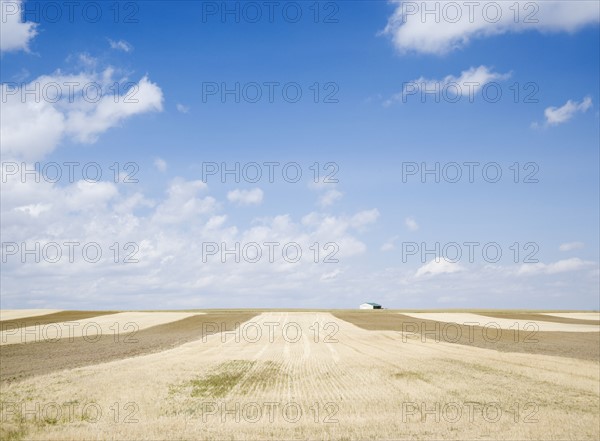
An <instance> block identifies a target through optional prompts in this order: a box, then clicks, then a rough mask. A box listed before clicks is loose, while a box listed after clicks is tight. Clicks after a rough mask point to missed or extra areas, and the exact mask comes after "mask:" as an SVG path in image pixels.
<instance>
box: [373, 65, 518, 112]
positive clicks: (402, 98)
mask: <svg viewBox="0 0 600 441" xmlns="http://www.w3.org/2000/svg"><path fill="white" fill-rule="evenodd" d="M510 76H511V73H505V74H501V73H497V72H493V71H492V70H491V68H489V67H487V66H483V65H482V66H479V67H471V68H470V69H468V70H464V71H462V72H461V73H460V75H459V76H458V77H457V76H454V75H447V76H446V77H444V78H443V79H441V80H436V79H427V78H424V77H420V78H417V79H416V80H412V81H408V82H406V83H404V85H403V90H402V92H400V93H397V94H395V95H393V96H392V97H391V98H389V99H388V100H386V101H384V103H383V104H384V105H385V106H389V105H391V104H393V103H394V102H406V101H407V100H408V97H409V96H411V95H417V94H419V93H425V91H434V90H437V91H438V94H439V95H442V94H444V96H448V99H450V100H452V99H457V98H460V97H463V96H464V97H468V98H469V100H470V101H473V100H474V99H475V93H477V92H478V91H479V90H480V89H481V88H482V87H484V86H485V85H486V84H488V83H491V82H493V81H503V80H506V79H508V78H509V77H510ZM442 91H443V92H442Z"/></svg>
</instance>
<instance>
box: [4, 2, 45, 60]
mask: <svg viewBox="0 0 600 441" xmlns="http://www.w3.org/2000/svg"><path fill="white" fill-rule="evenodd" d="M22 3H23V2H22V1H21V0H0V8H1V11H0V12H1V14H2V23H1V25H0V52H11V51H19V50H22V51H26V52H27V51H29V42H30V41H31V39H33V38H34V37H35V36H36V35H37V31H36V29H35V28H36V24H35V23H33V22H23V17H22V13H21V11H22Z"/></svg>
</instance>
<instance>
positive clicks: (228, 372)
mask: <svg viewBox="0 0 600 441" xmlns="http://www.w3.org/2000/svg"><path fill="white" fill-rule="evenodd" d="M255 363H256V362H255V361H248V360H233V361H228V362H226V363H221V364H220V365H219V366H218V367H217V369H216V373H214V374H209V375H207V376H205V377H203V378H198V379H194V380H191V381H189V382H188V383H187V384H186V386H191V388H192V390H191V393H190V395H191V396H192V397H207V396H210V397H213V398H220V397H224V396H225V395H227V394H228V393H229V391H231V389H233V388H234V387H235V386H236V385H237V384H238V383H239V382H240V380H241V379H242V378H243V376H244V375H245V374H246V373H247V372H248V371H249V370H250V369H252V367H254V364H255Z"/></svg>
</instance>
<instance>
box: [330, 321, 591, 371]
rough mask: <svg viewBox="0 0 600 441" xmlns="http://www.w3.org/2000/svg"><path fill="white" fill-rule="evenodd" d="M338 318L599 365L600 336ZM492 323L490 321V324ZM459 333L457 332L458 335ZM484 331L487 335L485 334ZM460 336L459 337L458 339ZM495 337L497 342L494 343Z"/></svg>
mask: <svg viewBox="0 0 600 441" xmlns="http://www.w3.org/2000/svg"><path fill="white" fill-rule="evenodd" d="M331 313H332V314H333V315H335V316H336V317H337V318H339V319H342V320H345V321H347V322H350V323H352V324H354V325H356V326H358V327H360V328H363V329H368V330H381V331H403V332H406V333H407V334H409V335H412V336H415V337H416V338H423V335H425V338H427V340H431V341H433V340H434V339H436V338H438V339H439V340H440V341H443V342H447V343H455V344H461V345H467V346H475V347H478V348H485V349H494V350H496V351H501V352H520V353H530V354H543V355H555V356H559V357H570V358H578V359H582V360H594V361H600V332H533V331H529V330H523V329H522V328H521V329H520V330H519V331H518V332H517V331H516V330H511V329H502V330H501V332H500V333H499V334H497V331H496V329H492V328H488V329H484V328H483V327H478V326H473V327H470V326H465V325H459V324H455V323H445V322H438V321H434V320H423V319H417V318H414V317H409V316H407V315H403V314H398V313H395V312H391V311H360V312H359V311H354V312H345V311H340V312H337V311H332V312H331ZM491 322H492V321H490V323H491ZM459 329H460V332H459ZM486 331H487V332H486ZM459 334H460V336H459ZM497 335H498V336H499V339H498V341H492V340H495V339H496V337H497Z"/></svg>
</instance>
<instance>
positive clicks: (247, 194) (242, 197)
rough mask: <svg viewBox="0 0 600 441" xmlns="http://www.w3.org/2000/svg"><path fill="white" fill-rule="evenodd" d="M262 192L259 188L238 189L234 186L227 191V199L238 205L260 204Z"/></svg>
mask: <svg viewBox="0 0 600 441" xmlns="http://www.w3.org/2000/svg"><path fill="white" fill-rule="evenodd" d="M263 196H264V193H263V191H262V190H261V189H260V188H253V189H252V190H240V189H239V188H236V189H235V190H232V191H230V192H228V193H227V200H229V202H233V203H234V204H238V205H260V204H261V203H262V201H263Z"/></svg>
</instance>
